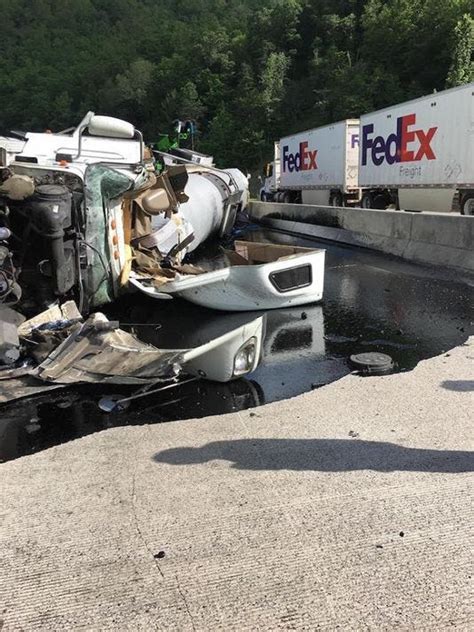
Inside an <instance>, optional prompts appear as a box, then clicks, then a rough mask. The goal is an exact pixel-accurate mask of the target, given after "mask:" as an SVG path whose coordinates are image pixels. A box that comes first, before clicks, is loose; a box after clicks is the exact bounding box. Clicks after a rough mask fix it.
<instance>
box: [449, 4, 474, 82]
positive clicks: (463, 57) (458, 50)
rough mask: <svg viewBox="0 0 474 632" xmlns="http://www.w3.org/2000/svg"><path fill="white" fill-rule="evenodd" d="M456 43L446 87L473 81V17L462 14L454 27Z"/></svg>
mask: <svg viewBox="0 0 474 632" xmlns="http://www.w3.org/2000/svg"><path fill="white" fill-rule="evenodd" d="M454 33H455V38H456V43H455V46H454V49H453V56H452V62H451V67H450V69H449V72H448V76H447V78H446V87H447V88H452V87H454V86H460V85H462V84H464V83H469V82H470V81H474V19H473V18H472V16H470V15H469V14H467V13H466V14H464V15H463V16H462V18H461V19H460V20H459V21H458V23H457V25H456V28H455V31H454Z"/></svg>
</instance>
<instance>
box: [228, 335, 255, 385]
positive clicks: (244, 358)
mask: <svg viewBox="0 0 474 632" xmlns="http://www.w3.org/2000/svg"><path fill="white" fill-rule="evenodd" d="M256 355H257V339H256V338H255V337H253V338H250V340H247V342H246V343H245V344H244V345H242V346H241V347H240V349H239V350H238V351H237V353H236V354H235V358H234V374H233V375H234V376H237V375H244V374H245V373H248V372H249V371H251V370H252V367H253V365H254V364H255V358H256Z"/></svg>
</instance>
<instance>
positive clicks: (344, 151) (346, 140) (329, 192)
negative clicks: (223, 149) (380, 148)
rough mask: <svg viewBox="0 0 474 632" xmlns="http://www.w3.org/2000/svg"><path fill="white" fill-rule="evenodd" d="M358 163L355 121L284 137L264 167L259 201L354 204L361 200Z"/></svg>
mask: <svg viewBox="0 0 474 632" xmlns="http://www.w3.org/2000/svg"><path fill="white" fill-rule="evenodd" d="M358 160H359V121H358V120H357V119H349V120H345V121H341V122H339V123H334V124H333V125H326V126H325V127H319V128H316V129H312V130H307V131H305V132H300V133H298V134H293V135H292V136H286V137H285V138H282V139H281V140H280V142H279V151H278V152H275V160H274V162H273V163H270V164H269V165H267V166H266V174H265V175H266V176H267V178H266V180H265V186H264V187H263V188H262V190H261V199H262V200H267V201H269V200H273V201H276V202H303V203H304V204H321V205H328V204H330V205H332V206H344V205H345V204H356V203H357V202H358V201H359V199H360V189H359V186H358V179H357V169H358ZM270 174H272V175H273V176H275V174H278V175H279V179H278V181H276V180H275V179H274V178H273V180H271V179H270ZM272 187H273V188H272ZM275 189H276V190H275Z"/></svg>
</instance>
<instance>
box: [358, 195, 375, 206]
mask: <svg viewBox="0 0 474 632" xmlns="http://www.w3.org/2000/svg"><path fill="white" fill-rule="evenodd" d="M373 204H374V202H373V199H372V194H371V193H364V195H363V196H362V200H361V201H360V206H361V208H373Z"/></svg>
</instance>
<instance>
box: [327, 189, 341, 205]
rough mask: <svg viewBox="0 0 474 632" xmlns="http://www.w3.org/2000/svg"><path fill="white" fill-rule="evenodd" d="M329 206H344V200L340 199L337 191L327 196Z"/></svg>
mask: <svg viewBox="0 0 474 632" xmlns="http://www.w3.org/2000/svg"><path fill="white" fill-rule="evenodd" d="M329 206H344V200H343V199H342V195H341V193H340V192H339V191H336V192H335V193H331V195H330V196H329Z"/></svg>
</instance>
